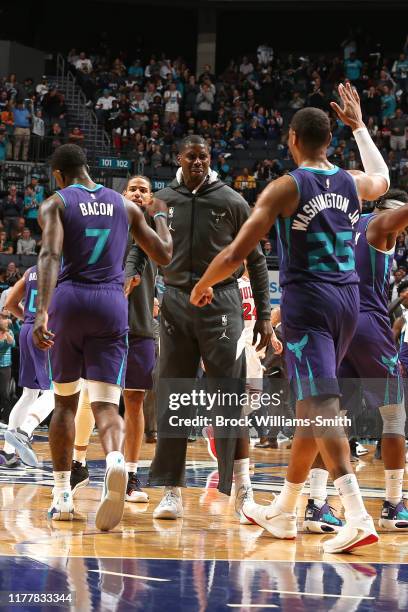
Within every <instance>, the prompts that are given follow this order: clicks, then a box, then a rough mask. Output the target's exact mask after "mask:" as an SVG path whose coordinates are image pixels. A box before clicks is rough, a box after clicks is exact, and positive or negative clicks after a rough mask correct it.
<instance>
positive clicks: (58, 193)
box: [55, 191, 67, 208]
mask: <svg viewBox="0 0 408 612" xmlns="http://www.w3.org/2000/svg"><path fill="white" fill-rule="evenodd" d="M55 193H56V194H57V195H59V197H60V198H61V200H62V202H63V204H64V206H65V208H66V207H67V203H66V201H65V198H64V196H63V195H62V193H61V192H60V191H56V192H55Z"/></svg>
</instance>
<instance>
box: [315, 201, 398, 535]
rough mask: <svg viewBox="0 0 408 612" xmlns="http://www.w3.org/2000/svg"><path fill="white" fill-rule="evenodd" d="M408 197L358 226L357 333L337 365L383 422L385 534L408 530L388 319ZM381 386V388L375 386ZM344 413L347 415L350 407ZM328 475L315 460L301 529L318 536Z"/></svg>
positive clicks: (381, 205) (386, 204)
mask: <svg viewBox="0 0 408 612" xmlns="http://www.w3.org/2000/svg"><path fill="white" fill-rule="evenodd" d="M407 203H408V194H407V193H406V192H405V191H402V190H400V189H390V190H389V191H388V192H387V193H386V195H385V196H383V197H382V198H380V200H379V201H378V202H377V204H376V207H375V209H374V211H373V212H372V213H371V214H369V215H363V216H362V217H361V219H360V221H359V222H358V225H357V234H356V270H357V272H358V275H359V278H360V282H359V290H360V312H359V316H358V322H357V329H356V332H355V334H354V336H353V339H352V341H351V343H350V345H349V347H348V349H347V353H346V355H345V357H344V359H343V361H342V363H341V366H340V371H339V374H340V377H341V378H342V379H344V380H347V379H349V380H351V379H357V378H361V379H370V380H366V382H365V383H363V392H364V395H365V398H366V403H367V406H368V408H373V409H378V410H379V411H380V414H381V417H382V421H383V432H382V439H381V451H382V458H383V461H384V468H385V501H384V503H383V507H382V511H381V517H380V519H379V526H380V527H381V528H382V529H384V530H385V531H408V510H407V509H406V507H405V505H404V501H403V499H402V485H403V478H404V469H405V405H404V393H403V383H402V379H401V375H400V368H399V361H398V353H397V349H396V347H395V342H394V337H393V333H392V329H391V324H390V319H389V316H388V295H389V279H390V274H391V266H392V262H393V259H394V249H395V242H396V238H397V235H398V234H399V233H400V232H402V231H403V230H404V228H405V227H406V226H407V225H408V204H407ZM378 383H380V384H378ZM346 395H347V394H345V395H344V394H343V398H344V400H345V401H343V402H342V408H344V409H345V410H346V411H347V414H350V413H351V412H352V410H353V407H352V405H351V406H348V402H347V400H346V399H345V398H346ZM328 475H329V474H328V472H327V470H326V469H325V467H324V464H323V463H322V462H321V459H320V457H318V459H317V462H316V463H315V464H314V468H313V469H312V470H311V474H310V499H309V501H308V505H307V507H306V513H305V522H304V528H305V529H306V530H307V531H312V532H313V531H315V532H317V533H321V532H322V527H323V529H324V527H325V526H327V525H326V519H327V517H329V518H330V511H329V509H328V505H327V502H326V497H327V492H326V484H327V479H328Z"/></svg>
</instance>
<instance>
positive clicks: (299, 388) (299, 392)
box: [295, 364, 303, 400]
mask: <svg viewBox="0 0 408 612" xmlns="http://www.w3.org/2000/svg"><path fill="white" fill-rule="evenodd" d="M295 374H296V384H297V389H298V400H302V399H303V391H302V383H301V382H300V376H299V372H298V369H297V367H296V364H295Z"/></svg>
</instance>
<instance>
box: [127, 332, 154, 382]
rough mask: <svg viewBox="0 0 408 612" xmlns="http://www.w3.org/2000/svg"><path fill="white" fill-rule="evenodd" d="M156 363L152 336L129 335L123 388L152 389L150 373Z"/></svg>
mask: <svg viewBox="0 0 408 612" xmlns="http://www.w3.org/2000/svg"><path fill="white" fill-rule="evenodd" d="M155 363H156V355H155V346H154V340H153V338H142V337H140V336H129V350H128V357H127V367H126V379H125V389H139V390H140V391H144V390H146V389H152V387H153V378H152V373H153V369H154V364H155Z"/></svg>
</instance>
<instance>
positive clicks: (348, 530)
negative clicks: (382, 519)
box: [323, 514, 378, 553]
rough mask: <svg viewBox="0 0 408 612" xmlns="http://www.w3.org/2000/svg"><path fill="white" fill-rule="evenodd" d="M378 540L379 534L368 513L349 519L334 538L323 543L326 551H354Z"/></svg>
mask: <svg viewBox="0 0 408 612" xmlns="http://www.w3.org/2000/svg"><path fill="white" fill-rule="evenodd" d="M376 542H378V534H377V532H376V530H375V527H374V522H373V519H372V518H371V516H369V515H368V514H367V515H366V516H363V517H360V518H357V519H350V520H348V521H347V522H346V524H345V525H344V526H343V527H341V529H339V531H338V533H337V534H336V535H335V536H334V538H331V539H330V540H327V541H326V542H324V543H323V550H324V552H326V553H345V552H354V551H355V550H356V549H358V548H363V547H367V546H371V545H372V544H376Z"/></svg>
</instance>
